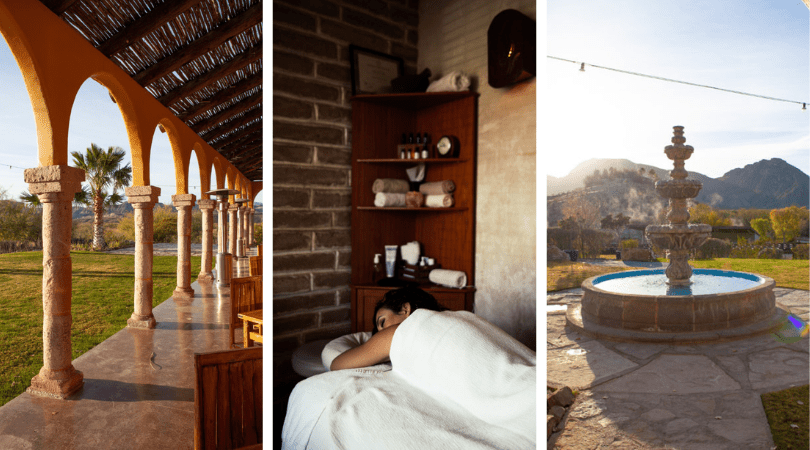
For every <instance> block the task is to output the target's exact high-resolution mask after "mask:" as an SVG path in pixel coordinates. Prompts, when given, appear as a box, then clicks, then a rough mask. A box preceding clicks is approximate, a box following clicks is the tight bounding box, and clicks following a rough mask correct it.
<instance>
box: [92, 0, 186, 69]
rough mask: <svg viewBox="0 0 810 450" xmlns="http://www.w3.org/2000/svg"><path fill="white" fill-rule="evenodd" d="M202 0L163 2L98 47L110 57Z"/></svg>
mask: <svg viewBox="0 0 810 450" xmlns="http://www.w3.org/2000/svg"><path fill="white" fill-rule="evenodd" d="M198 3H200V0H184V1H179V0H174V1H167V2H163V3H161V4H159V5H157V6H155V7H154V8H153V9H152V10H151V11H149V12H147V13H146V14H144V15H142V16H141V17H140V18H138V19H136V20H135V21H134V22H132V23H130V24H128V25H126V26H125V27H124V28H121V29H120V30H118V31H117V32H116V33H115V34H114V35H113V36H112V37H111V38H109V39H107V40H106V41H104V42H103V43H101V45H99V46H98V47H96V48H97V49H98V51H100V52H101V53H103V54H104V56H106V57H108V58H109V57H110V56H112V55H114V54H116V53H118V52H120V51H121V50H123V49H125V48H127V47H129V46H130V45H132V44H133V43H135V42H137V41H140V40H141V39H143V37H144V36H146V35H147V34H149V33H151V32H152V31H155V30H156V29H158V28H160V27H162V26H163V25H164V24H165V23H166V22H168V21H170V20H172V19H174V18H175V17H177V16H179V15H180V14H183V13H184V12H186V11H187V10H188V9H189V8H191V7H192V6H194V5H196V4H198Z"/></svg>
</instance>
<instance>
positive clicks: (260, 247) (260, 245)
mask: <svg viewBox="0 0 810 450" xmlns="http://www.w3.org/2000/svg"><path fill="white" fill-rule="evenodd" d="M256 251H257V252H258V253H259V256H262V244H259V245H257V246H256Z"/></svg>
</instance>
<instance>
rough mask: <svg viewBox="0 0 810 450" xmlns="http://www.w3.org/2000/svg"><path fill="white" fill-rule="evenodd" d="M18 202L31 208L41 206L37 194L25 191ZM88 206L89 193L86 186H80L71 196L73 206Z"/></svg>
mask: <svg viewBox="0 0 810 450" xmlns="http://www.w3.org/2000/svg"><path fill="white" fill-rule="evenodd" d="M20 200H22V201H24V202H25V203H28V204H29V205H31V206H39V207H41V206H42V203H41V202H40V201H39V196H38V195H37V194H31V193H29V192H28V191H27V190H26V191H23V192H22V194H20ZM79 205H84V206H90V191H89V190H88V189H87V186H82V190H81V191H79V192H77V193H76V194H74V195H73V206H74V207H75V206H79Z"/></svg>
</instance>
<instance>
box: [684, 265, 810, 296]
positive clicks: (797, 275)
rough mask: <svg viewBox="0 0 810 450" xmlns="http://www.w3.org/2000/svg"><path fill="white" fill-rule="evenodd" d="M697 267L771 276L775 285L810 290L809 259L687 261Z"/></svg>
mask: <svg viewBox="0 0 810 450" xmlns="http://www.w3.org/2000/svg"><path fill="white" fill-rule="evenodd" d="M689 264H690V265H691V266H692V267H695V268H698V269H722V270H736V271H739V272H750V273H758V274H760V275H765V276H766V277H771V278H773V279H774V281H776V286H777V287H783V288H791V289H803V290H805V291H807V290H810V261H808V260H806V259H739V258H716V259H707V260H697V261H689Z"/></svg>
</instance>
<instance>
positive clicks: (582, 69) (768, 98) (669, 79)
mask: <svg viewBox="0 0 810 450" xmlns="http://www.w3.org/2000/svg"><path fill="white" fill-rule="evenodd" d="M546 57H547V58H549V59H556V60H558V61H565V62H570V63H574V64H580V67H579V71H580V72H584V71H585V63H584V62H581V61H573V60H570V59H565V58H558V57H556V56H551V55H547V56H546ZM588 65H589V66H591V67H596V68H597V69H605V70H612V71H614V72H620V73H626V74H628V75H636V76H639V77H645V78H652V79H654V80H660V81H668V82H670V83H680V84H686V85H689V86H696V87H702V88H707V89H715V90H718V91H723V92H730V93H732V94H740V95H747V96H749V97H757V98H763V99H766V100H774V101H777V102H787V103H796V104H800V105H802V110H803V111H806V110H807V102H799V101H796V100H785V99H783V98H775V97H767V96H765V95H758V94H751V93H748V92H742V91H735V90H732V89H724V88H719V87H716V86H708V85H705V84H697V83H690V82H689V81H681V80H673V79H671V78H664V77H659V76H656V75H647V74H643V73H638V72H632V71H629V70H622V69H615V68H613V67H605V66H598V65H596V64H590V63H588Z"/></svg>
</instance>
